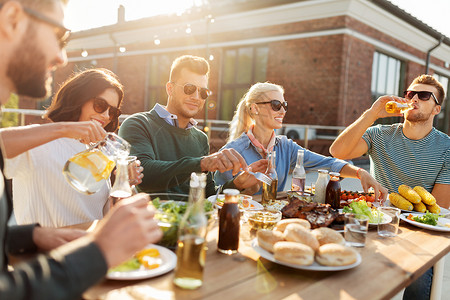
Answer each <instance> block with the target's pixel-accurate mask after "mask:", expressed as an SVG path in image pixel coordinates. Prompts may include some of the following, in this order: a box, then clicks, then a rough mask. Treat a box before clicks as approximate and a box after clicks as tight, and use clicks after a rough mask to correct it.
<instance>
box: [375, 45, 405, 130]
mask: <svg viewBox="0 0 450 300" xmlns="http://www.w3.org/2000/svg"><path fill="white" fill-rule="evenodd" d="M404 73H405V72H404V65H403V63H402V62H401V61H400V60H398V59H396V58H394V57H391V56H387V55H386V54H383V53H380V52H375V53H374V55H373V65H372V87H371V91H372V100H373V101H374V102H375V101H376V100H377V99H378V97H380V96H383V95H399V96H402V95H403V94H402V93H403V90H402V89H401V88H402V87H403V86H404V80H405V79H404ZM399 121H400V117H392V118H383V119H379V120H378V121H377V123H382V124H392V123H395V122H399Z"/></svg>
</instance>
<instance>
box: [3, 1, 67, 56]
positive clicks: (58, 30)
mask: <svg viewBox="0 0 450 300" xmlns="http://www.w3.org/2000/svg"><path fill="white" fill-rule="evenodd" d="M2 6H3V3H0V8H2ZM23 11H24V12H25V13H26V14H27V15H29V16H30V17H32V18H35V19H36V20H38V21H41V22H44V23H47V24H48V25H50V26H52V27H53V28H54V29H55V35H56V39H57V40H58V43H59V47H60V48H61V49H63V48H64V47H66V45H67V43H68V42H69V38H70V30H69V29H67V28H66V27H64V26H63V25H61V24H59V23H58V22H56V21H54V20H52V19H50V18H49V17H47V16H45V15H44V14H42V13H40V12H38V11H35V10H33V9H31V8H28V7H23Z"/></svg>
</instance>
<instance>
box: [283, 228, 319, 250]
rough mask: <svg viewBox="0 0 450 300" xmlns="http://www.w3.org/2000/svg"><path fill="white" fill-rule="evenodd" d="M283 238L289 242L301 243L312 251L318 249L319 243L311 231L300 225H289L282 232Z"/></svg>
mask: <svg viewBox="0 0 450 300" xmlns="http://www.w3.org/2000/svg"><path fill="white" fill-rule="evenodd" d="M284 238H285V239H286V241H289V242H297V243H302V244H304V245H307V246H309V247H311V248H312V249H313V250H314V251H316V250H317V249H318V248H319V246H320V245H319V242H318V241H317V239H316V237H315V236H314V235H313V234H312V233H311V231H310V230H309V229H307V228H305V227H303V226H302V225H300V224H289V225H288V226H287V227H286V229H285V230H284Z"/></svg>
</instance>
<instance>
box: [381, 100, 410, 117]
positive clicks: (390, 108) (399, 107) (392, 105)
mask: <svg viewBox="0 0 450 300" xmlns="http://www.w3.org/2000/svg"><path fill="white" fill-rule="evenodd" d="M413 108H414V106H412V104H411V103H403V102H397V101H389V102H387V103H386V106H385V109H386V112H388V113H390V114H402V113H404V112H407V111H408V110H411V109H413Z"/></svg>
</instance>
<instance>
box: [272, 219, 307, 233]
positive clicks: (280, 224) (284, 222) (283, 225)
mask: <svg viewBox="0 0 450 300" xmlns="http://www.w3.org/2000/svg"><path fill="white" fill-rule="evenodd" d="M289 224H300V225H302V226H303V227H305V228H307V229H311V224H309V222H308V221H306V220H304V219H284V220H281V221H280V222H278V223H277V227H275V230H278V231H281V232H284V230H285V229H286V226H288V225H289Z"/></svg>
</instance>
